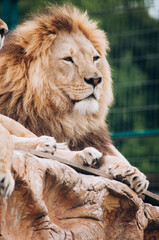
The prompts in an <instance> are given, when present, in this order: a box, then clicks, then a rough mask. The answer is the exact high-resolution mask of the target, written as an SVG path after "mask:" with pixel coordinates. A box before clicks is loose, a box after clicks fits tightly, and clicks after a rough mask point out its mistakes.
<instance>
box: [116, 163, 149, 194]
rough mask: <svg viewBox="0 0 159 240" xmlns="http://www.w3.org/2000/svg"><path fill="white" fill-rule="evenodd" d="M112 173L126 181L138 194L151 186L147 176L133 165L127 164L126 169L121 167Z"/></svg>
mask: <svg viewBox="0 0 159 240" xmlns="http://www.w3.org/2000/svg"><path fill="white" fill-rule="evenodd" d="M112 173H113V175H114V177H115V178H116V179H117V180H120V181H121V182H123V183H126V184H127V185H128V186H130V188H132V189H133V190H134V191H135V192H136V193H138V194H141V193H144V192H145V191H146V190H147V188H148V186H149V181H148V180H147V179H146V176H145V175H144V174H143V173H142V172H140V171H139V170H138V169H137V168H135V167H133V166H127V167H126V168H125V169H120V167H119V168H116V169H114V171H112Z"/></svg>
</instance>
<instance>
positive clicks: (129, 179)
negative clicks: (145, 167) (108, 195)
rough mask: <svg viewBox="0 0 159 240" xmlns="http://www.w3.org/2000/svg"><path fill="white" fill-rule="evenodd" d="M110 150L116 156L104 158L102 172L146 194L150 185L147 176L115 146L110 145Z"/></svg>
mask: <svg viewBox="0 0 159 240" xmlns="http://www.w3.org/2000/svg"><path fill="white" fill-rule="evenodd" d="M110 148H111V150H112V151H113V153H114V154H113V155H105V156H103V165H102V166H101V167H100V170H102V171H104V172H106V173H107V174H110V175H112V176H113V177H114V178H115V179H117V180H120V181H122V182H124V183H126V184H128V185H129V186H130V187H131V188H132V189H134V190H135V191H136V192H137V193H142V192H145V191H146V189H147V188H148V185H149V182H148V181H147V179H146V176H145V175H144V174H143V173H141V172H140V171H139V170H138V169H137V168H136V167H133V166H132V165H131V164H130V163H129V162H128V161H127V160H126V158H125V157H124V156H123V155H122V154H121V153H120V152H119V151H118V150H117V149H116V148H115V147H114V146H113V145H110Z"/></svg>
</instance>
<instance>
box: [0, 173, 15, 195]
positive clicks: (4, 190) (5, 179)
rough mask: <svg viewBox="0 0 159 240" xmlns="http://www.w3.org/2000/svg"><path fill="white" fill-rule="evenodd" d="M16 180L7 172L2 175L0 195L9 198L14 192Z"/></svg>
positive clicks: (0, 175) (0, 177)
mask: <svg viewBox="0 0 159 240" xmlns="http://www.w3.org/2000/svg"><path fill="white" fill-rule="evenodd" d="M14 185H15V183H14V179H13V177H12V175H11V173H10V171H7V172H6V173H5V174H4V173H3V174H0V194H1V195H2V196H4V197H8V196H9V195H11V193H12V192H13V190H14Z"/></svg>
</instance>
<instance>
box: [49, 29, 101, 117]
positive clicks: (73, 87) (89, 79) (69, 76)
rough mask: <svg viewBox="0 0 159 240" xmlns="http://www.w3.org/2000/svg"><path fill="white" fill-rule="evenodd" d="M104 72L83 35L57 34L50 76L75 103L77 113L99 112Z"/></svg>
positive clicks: (90, 44)
mask: <svg viewBox="0 0 159 240" xmlns="http://www.w3.org/2000/svg"><path fill="white" fill-rule="evenodd" d="M102 68H103V60H102V57H101V56H100V54H99V53H98V52H97V50H96V49H95V48H94V46H93V45H92V43H91V42H90V41H89V40H88V39H87V38H86V37H85V36H84V34H82V32H80V31H78V32H77V33H71V34H69V33H67V32H60V33H59V34H58V36H57V38H56V39H55V40H54V43H53V47H52V51H51V58H50V69H52V73H51V72H50V75H51V74H52V75H53V76H52V77H53V79H54V81H55V84H56V86H57V87H58V88H59V89H60V90H61V91H62V92H63V93H64V94H65V95H66V96H68V98H69V99H70V101H72V103H73V105H74V108H73V109H74V111H78V112H80V113H82V114H85V113H88V114H89V113H97V112H98V107H99V106H98V100H99V98H100V95H101V91H102V84H103V78H102V77H103V76H102Z"/></svg>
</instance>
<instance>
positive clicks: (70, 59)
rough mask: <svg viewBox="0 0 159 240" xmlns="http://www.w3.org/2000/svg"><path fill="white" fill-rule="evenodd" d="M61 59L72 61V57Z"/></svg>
mask: <svg viewBox="0 0 159 240" xmlns="http://www.w3.org/2000/svg"><path fill="white" fill-rule="evenodd" d="M63 60H65V61H67V62H72V63H73V59H72V58H71V57H66V58H64V59H63Z"/></svg>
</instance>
